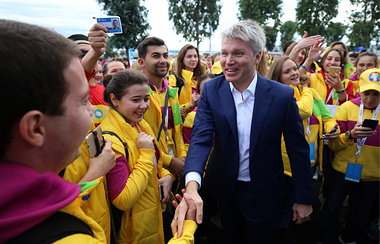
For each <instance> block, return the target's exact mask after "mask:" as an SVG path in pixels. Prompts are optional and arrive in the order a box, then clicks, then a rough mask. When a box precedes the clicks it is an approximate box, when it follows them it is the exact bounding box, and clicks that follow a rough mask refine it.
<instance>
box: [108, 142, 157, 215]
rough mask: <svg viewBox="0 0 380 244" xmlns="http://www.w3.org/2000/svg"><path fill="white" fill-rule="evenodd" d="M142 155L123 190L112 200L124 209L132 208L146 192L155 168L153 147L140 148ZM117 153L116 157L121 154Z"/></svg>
mask: <svg viewBox="0 0 380 244" xmlns="http://www.w3.org/2000/svg"><path fill="white" fill-rule="evenodd" d="M139 151H140V156H139V158H138V159H137V162H136V164H135V166H134V168H133V170H132V172H131V174H130V175H129V177H128V180H127V182H126V183H125V187H124V189H123V190H122V192H121V193H120V194H119V195H118V196H117V197H116V198H115V199H114V200H113V201H112V203H113V204H114V205H115V206H116V207H117V208H119V209H121V210H123V211H128V210H130V209H131V208H132V206H133V205H134V204H135V202H136V201H137V200H138V199H139V197H140V196H141V195H142V194H143V193H144V191H145V189H146V186H147V185H148V182H149V179H150V178H151V176H152V173H153V168H154V162H153V158H154V154H155V151H154V150H151V149H145V148H143V149H139ZM117 154H119V153H117ZM117 154H116V157H119V156H120V154H119V155H117Z"/></svg>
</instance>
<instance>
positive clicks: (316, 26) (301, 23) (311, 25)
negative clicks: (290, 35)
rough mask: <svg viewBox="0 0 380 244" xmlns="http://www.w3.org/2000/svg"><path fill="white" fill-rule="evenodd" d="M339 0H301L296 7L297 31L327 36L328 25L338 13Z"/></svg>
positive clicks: (301, 33) (310, 34)
mask: <svg viewBox="0 0 380 244" xmlns="http://www.w3.org/2000/svg"><path fill="white" fill-rule="evenodd" d="M338 5H339V0H319V1H315V0H300V1H298V2H297V7H296V22H297V32H298V33H299V34H300V35H301V36H303V32H304V31H307V32H308V33H309V36H312V35H321V36H323V37H325V38H326V37H327V32H326V29H327V26H329V25H331V20H332V19H333V18H334V17H335V16H337V14H338Z"/></svg>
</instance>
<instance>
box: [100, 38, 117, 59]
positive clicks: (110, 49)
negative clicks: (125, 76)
mask: <svg viewBox="0 0 380 244" xmlns="http://www.w3.org/2000/svg"><path fill="white" fill-rule="evenodd" d="M114 46H115V44H114V43H113V39H112V38H111V39H108V41H107V45H106V50H105V52H104V55H103V56H104V57H105V58H108V57H110V58H112V57H115V56H116V55H117V51H116V50H114Z"/></svg>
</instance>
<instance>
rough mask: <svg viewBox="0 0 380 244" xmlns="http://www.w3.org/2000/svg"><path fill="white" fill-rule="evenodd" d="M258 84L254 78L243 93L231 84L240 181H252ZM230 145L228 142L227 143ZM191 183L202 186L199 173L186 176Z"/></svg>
mask: <svg viewBox="0 0 380 244" xmlns="http://www.w3.org/2000/svg"><path fill="white" fill-rule="evenodd" d="M256 84H257V75H256V74H255V77H254V78H253V80H252V82H251V84H250V85H249V86H248V88H247V89H246V90H245V91H243V93H241V92H239V91H238V90H236V88H235V87H234V85H233V84H232V83H231V82H230V83H229V85H230V88H231V93H232V96H233V99H234V104H235V109H236V122H237V130H238V141H239V175H238V180H240V181H250V180H251V177H250V175H249V148H250V142H251V139H250V138H251V126H252V116H253V107H254V103H255V91H256ZM226 143H228V142H226ZM189 181H196V182H198V184H199V187H200V186H201V181H202V177H201V175H200V174H199V173H198V172H195V171H190V172H188V173H187V174H186V176H185V182H186V185H187V183H188V182H189Z"/></svg>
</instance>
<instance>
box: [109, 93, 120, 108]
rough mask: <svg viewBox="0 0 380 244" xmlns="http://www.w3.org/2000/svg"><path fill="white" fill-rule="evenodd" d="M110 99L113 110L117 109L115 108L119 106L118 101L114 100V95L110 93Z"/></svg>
mask: <svg viewBox="0 0 380 244" xmlns="http://www.w3.org/2000/svg"><path fill="white" fill-rule="evenodd" d="M110 99H111V102H112V105H113V106H114V107H115V108H117V106H118V105H119V100H117V99H116V96H115V94H113V93H111V94H110Z"/></svg>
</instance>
